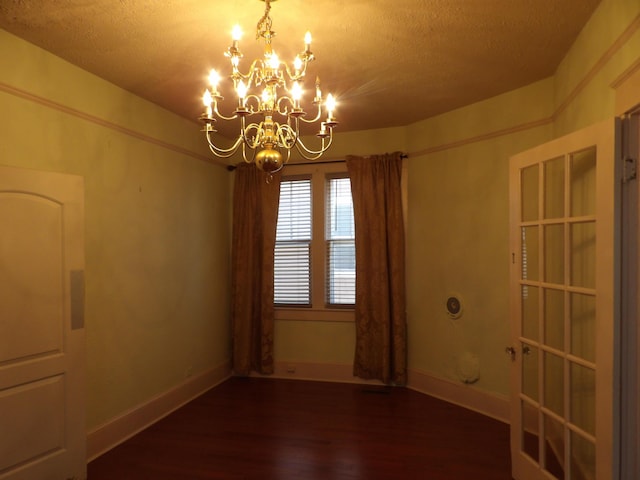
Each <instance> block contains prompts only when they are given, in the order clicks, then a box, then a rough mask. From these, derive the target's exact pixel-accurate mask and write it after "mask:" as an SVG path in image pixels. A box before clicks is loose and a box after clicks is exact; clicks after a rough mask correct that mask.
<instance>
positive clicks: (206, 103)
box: [202, 89, 213, 118]
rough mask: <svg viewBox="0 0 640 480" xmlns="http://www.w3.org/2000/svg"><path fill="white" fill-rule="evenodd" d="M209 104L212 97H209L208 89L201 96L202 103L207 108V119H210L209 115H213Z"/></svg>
mask: <svg viewBox="0 0 640 480" xmlns="http://www.w3.org/2000/svg"><path fill="white" fill-rule="evenodd" d="M211 102H213V97H212V96H211V92H210V91H209V89H207V90H205V91H204V95H202V103H203V104H204V106H205V107H206V108H207V110H206V115H207V118H211V115H212V114H213V110H212V108H211Z"/></svg>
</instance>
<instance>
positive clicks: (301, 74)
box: [284, 59, 308, 82]
mask: <svg viewBox="0 0 640 480" xmlns="http://www.w3.org/2000/svg"><path fill="white" fill-rule="evenodd" d="M302 62H303V63H302V68H301V69H300V70H294V73H293V74H292V73H291V69H290V68H289V64H287V63H285V64H284V67H285V69H286V71H287V75H288V76H289V80H291V81H294V82H295V81H296V80H300V79H302V78H304V76H305V75H306V73H307V64H308V60H306V59H305V60H303V61H302ZM296 72H297V73H296Z"/></svg>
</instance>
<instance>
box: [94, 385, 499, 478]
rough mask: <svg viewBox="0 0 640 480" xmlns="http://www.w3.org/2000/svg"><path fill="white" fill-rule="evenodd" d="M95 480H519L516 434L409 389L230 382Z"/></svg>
mask: <svg viewBox="0 0 640 480" xmlns="http://www.w3.org/2000/svg"><path fill="white" fill-rule="evenodd" d="M88 479H89V480H134V479H135V480H169V479H171V480H177V479H180V480H205V479H259V480H270V479H273V480H276V479H277V480H333V479H340V480H342V479H358V480H361V479H362V480H377V479H381V480H386V479H402V480H411V479H420V480H423V479H428V480H441V479H442V480H445V479H446V480H457V479H491V480H503V479H504V480H510V479H511V464H510V457H509V428H508V426H507V425H505V424H503V423H501V422H498V421H496V420H493V419H490V418H488V417H485V416H483V415H480V414H477V413H474V412H471V411H469V410H466V409H464V408H460V407H456V406H454V405H451V404H449V403H447V402H443V401H441V400H438V399H435V398H432V397H429V396H427V395H423V394H421V393H418V392H415V391H412V390H409V389H405V388H386V387H371V386H366V385H354V384H340V383H325V382H309V381H299V380H278V379H263V378H231V379H229V380H227V381H226V382H224V383H223V384H221V385H219V386H218V387H216V388H214V389H212V390H209V391H208V392H206V393H205V394H204V395H202V396H200V397H198V398H197V399H195V400H193V401H192V402H190V403H189V404H187V405H186V406H184V407H183V408H181V409H179V410H177V411H176V412H174V413H173V414H171V415H169V416H168V417H166V418H165V419H163V420H161V421H159V422H158V423H156V424H155V425H153V426H151V427H149V428H148V429H146V430H145V431H143V432H141V433H140V434H138V435H136V436H135V437H133V438H131V439H130V440H128V441H126V442H125V443H123V444H121V445H119V446H118V447H116V448H114V449H113V450H111V451H109V452H107V453H106V454H104V455H102V456H101V457H99V458H97V459H95V460H94V461H92V462H91V463H90V464H89V466H88Z"/></svg>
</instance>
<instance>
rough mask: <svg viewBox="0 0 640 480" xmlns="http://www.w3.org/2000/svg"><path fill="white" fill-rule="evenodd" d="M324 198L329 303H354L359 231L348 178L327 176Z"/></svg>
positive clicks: (326, 290)
mask: <svg viewBox="0 0 640 480" xmlns="http://www.w3.org/2000/svg"><path fill="white" fill-rule="evenodd" d="M325 199H326V209H325V241H326V245H327V250H326V255H327V266H326V272H327V276H326V282H327V283H326V289H325V292H326V295H327V303H328V304H329V305H353V304H355V303H356V243H355V241H356V234H355V228H354V225H353V200H352V198H351V181H350V180H349V178H348V177H338V178H327V181H326V195H325Z"/></svg>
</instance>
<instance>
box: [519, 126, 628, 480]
mask: <svg viewBox="0 0 640 480" xmlns="http://www.w3.org/2000/svg"><path fill="white" fill-rule="evenodd" d="M614 133H615V132H614V126H613V122H607V123H606V124H600V125H596V126H594V127H590V128H588V129H585V130H584V131H580V132H576V133H574V134H571V135H568V136H566V137H563V138H560V139H557V140H555V141H553V142H550V143H548V144H545V145H541V146H539V147H537V148H534V149H532V150H529V151H527V152H523V153H521V154H518V155H516V156H514V157H512V159H511V162H510V186H511V197H510V202H511V204H510V230H511V248H512V265H511V267H512V268H511V293H510V300H511V301H510V304H511V317H512V345H513V346H516V355H515V357H514V365H513V369H512V376H511V379H512V385H511V391H512V395H511V403H512V425H511V450H512V460H513V476H514V478H515V479H517V480H521V479H539V478H540V479H541V478H545V479H549V478H551V479H553V478H557V479H596V478H597V479H598V480H607V479H610V478H613V474H614V471H615V469H616V466H615V465H613V462H612V458H613V454H614V448H616V445H617V444H616V445H614V442H613V440H614V439H613V432H614V424H615V412H614V408H613V401H614V385H613V381H614V380H613V379H614V378H616V377H615V376H614V373H615V372H614V361H613V358H614V352H615V345H614V329H615V325H616V322H617V321H618V318H617V312H616V310H615V308H614V296H615V294H616V292H615V290H614V285H615V281H614V280H615V276H614V272H615V268H614V267H615V262H616V257H614V252H615V248H614V246H615V245H617V244H616V238H615V236H616V230H615V228H614V227H615V226H616V225H615V219H616V218H617V214H618V213H617V211H616V203H615V195H616V192H615V188H614V186H615V183H614V177H615V172H614ZM596 412H597V415H596Z"/></svg>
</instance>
